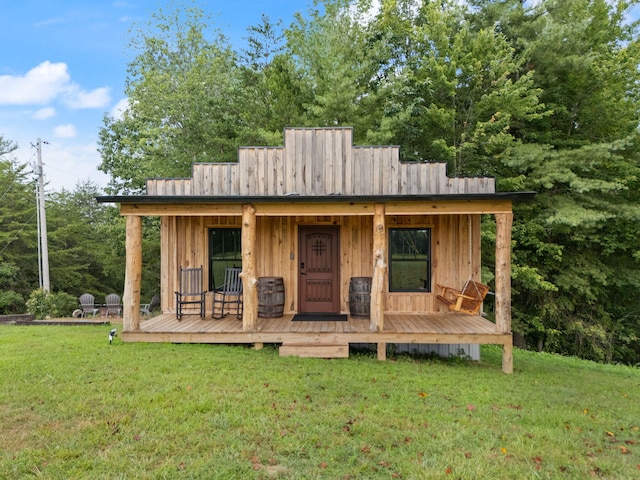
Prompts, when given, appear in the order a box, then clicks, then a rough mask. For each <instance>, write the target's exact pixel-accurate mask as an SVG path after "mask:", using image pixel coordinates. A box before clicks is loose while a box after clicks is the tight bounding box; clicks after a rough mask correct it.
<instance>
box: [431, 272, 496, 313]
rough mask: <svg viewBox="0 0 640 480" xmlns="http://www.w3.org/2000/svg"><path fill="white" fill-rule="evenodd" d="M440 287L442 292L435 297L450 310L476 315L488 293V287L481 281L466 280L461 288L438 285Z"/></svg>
mask: <svg viewBox="0 0 640 480" xmlns="http://www.w3.org/2000/svg"><path fill="white" fill-rule="evenodd" d="M438 287H439V288H441V289H442V293H441V294H440V295H437V296H436V298H437V299H438V300H439V301H440V302H442V303H444V304H445V305H447V306H448V307H449V309H450V310H453V311H455V312H462V313H468V314H469V315H477V314H478V312H480V307H481V306H482V302H483V301H484V297H486V296H487V293H489V287H488V286H487V285H483V284H482V283H478V282H474V281H473V280H471V279H469V280H467V283H465V284H464V287H462V290H458V289H455V288H451V287H445V286H443V285H438Z"/></svg>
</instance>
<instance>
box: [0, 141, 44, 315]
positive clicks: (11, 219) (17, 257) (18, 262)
mask: <svg viewBox="0 0 640 480" xmlns="http://www.w3.org/2000/svg"><path fill="white" fill-rule="evenodd" d="M16 148H17V145H16V144H15V143H14V142H11V141H9V140H5V139H4V138H3V137H2V136H1V135H0V313H22V312H24V302H25V299H26V298H27V297H28V296H29V293H30V292H31V290H33V289H34V288H36V287H37V286H38V257H37V242H38V235H37V223H36V220H37V214H36V201H35V198H36V197H35V184H34V182H33V180H32V179H31V178H29V172H28V170H27V166H26V165H22V164H20V163H18V162H17V160H16V159H15V157H14V156H13V152H14V151H15V149H16Z"/></svg>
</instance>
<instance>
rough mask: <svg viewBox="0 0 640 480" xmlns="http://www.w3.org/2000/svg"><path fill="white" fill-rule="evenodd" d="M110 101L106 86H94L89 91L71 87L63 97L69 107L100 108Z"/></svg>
mask: <svg viewBox="0 0 640 480" xmlns="http://www.w3.org/2000/svg"><path fill="white" fill-rule="evenodd" d="M74 87H75V86H74ZM110 101H111V97H110V96H109V89H108V88H107V87H102V88H96V89H95V90H92V91H90V92H86V91H84V90H79V89H77V88H72V89H70V91H69V94H68V95H67V97H66V99H65V103H66V104H67V105H69V107H71V108H100V107H105V106H107V105H108V104H109V102H110Z"/></svg>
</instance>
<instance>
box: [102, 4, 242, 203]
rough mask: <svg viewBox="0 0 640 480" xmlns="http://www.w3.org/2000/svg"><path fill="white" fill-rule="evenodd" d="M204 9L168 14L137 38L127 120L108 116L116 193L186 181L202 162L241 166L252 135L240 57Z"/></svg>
mask: <svg viewBox="0 0 640 480" xmlns="http://www.w3.org/2000/svg"><path fill="white" fill-rule="evenodd" d="M207 28H208V27H207V25H206V23H205V22H204V14H203V12H202V11H201V10H200V9H198V8H186V9H181V8H179V7H178V8H177V9H176V11H174V12H169V13H166V14H165V13H164V12H163V11H162V10H160V11H159V12H158V13H154V14H153V16H152V21H151V24H150V25H149V26H148V27H147V30H146V31H145V30H141V31H140V32H139V33H138V36H136V37H133V39H132V41H131V48H132V49H134V50H137V51H139V53H138V54H137V56H136V57H135V59H134V60H133V61H132V62H131V63H130V65H129V77H128V79H127V84H126V94H127V97H128V99H129V106H128V108H127V110H126V111H125V112H123V116H122V118H119V119H116V118H112V117H109V116H106V117H105V118H104V127H103V128H102V129H101V131H100V152H101V154H102V163H101V165H100V167H99V168H100V169H101V170H103V171H104V172H107V173H109V174H110V175H111V182H110V189H111V190H112V191H113V192H122V193H127V192H136V191H140V190H141V189H142V188H143V187H144V181H145V179H146V178H148V177H158V176H162V177H184V176H188V175H189V172H190V171H191V165H192V163H194V162H210V161H233V160H235V156H236V151H237V147H238V146H239V145H241V144H243V143H245V141H246V140H248V138H250V137H251V135H250V134H248V133H247V132H249V130H248V129H247V128H246V126H245V124H244V115H243V112H242V111H241V109H242V106H243V105H244V99H245V96H246V95H247V94H248V93H247V92H245V91H244V90H243V83H242V78H241V74H240V69H239V67H238V65H237V59H236V55H235V53H234V52H233V51H232V50H231V48H230V47H229V45H228V43H227V41H226V39H225V38H224V36H222V35H221V34H220V33H219V32H218V31H216V30H213V31H212V32H210V35H211V36H212V37H214V38H213V39H211V40H210V39H208V38H207V37H206V33H207Z"/></svg>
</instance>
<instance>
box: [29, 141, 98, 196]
mask: <svg viewBox="0 0 640 480" xmlns="http://www.w3.org/2000/svg"><path fill="white" fill-rule="evenodd" d="M42 157H43V162H44V173H45V181H46V182H47V187H45V189H46V190H47V191H52V190H58V191H59V190H60V189H62V188H66V189H67V190H73V189H74V188H75V186H76V185H77V184H78V182H81V181H84V180H90V181H92V182H94V183H95V184H96V185H97V186H98V187H100V188H104V187H105V186H106V185H107V183H108V181H109V177H108V176H107V175H106V174H105V173H103V172H101V171H99V170H98V168H97V167H98V165H99V164H100V162H101V159H100V154H99V153H98V146H97V145H96V144H95V143H83V144H68V143H67V142H56V141H52V142H50V143H49V144H48V145H45V146H44V147H43V151H42ZM71 172H73V173H71Z"/></svg>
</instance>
